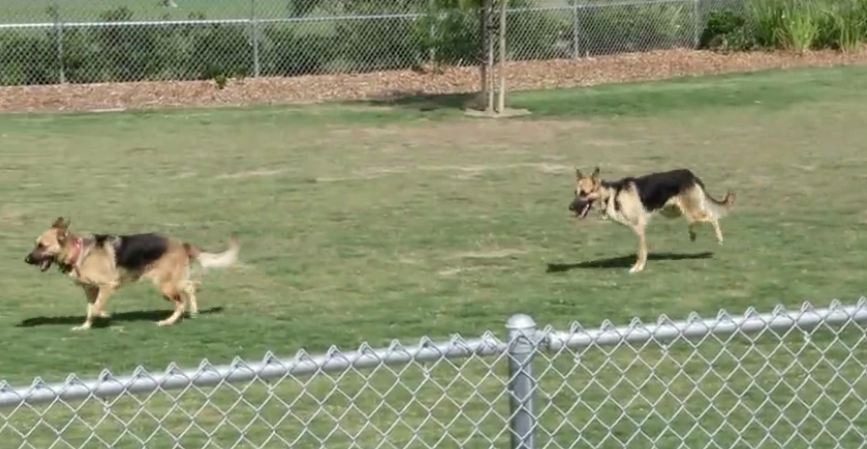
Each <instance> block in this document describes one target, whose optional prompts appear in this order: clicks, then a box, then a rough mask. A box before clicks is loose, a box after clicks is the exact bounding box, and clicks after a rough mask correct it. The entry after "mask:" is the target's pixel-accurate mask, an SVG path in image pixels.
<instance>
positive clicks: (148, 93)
mask: <svg viewBox="0 0 867 449" xmlns="http://www.w3.org/2000/svg"><path fill="white" fill-rule="evenodd" d="M853 64H858V65H862V64H867V49H864V50H862V51H860V52H854V53H845V54H844V53H840V52H835V51H817V52H809V53H806V54H803V55H798V54H792V53H785V52H756V53H736V54H729V55H723V54H718V53H713V52H708V51H691V50H665V51H655V52H648V53H633V54H622V55H615V56H606V57H598V58H587V59H581V60H553V61H533V62H512V63H510V64H509V66H508V78H507V83H508V88H509V89H510V90H526V89H541V88H553V87H574V86H591V85H596V84H603V83H616V82H626V81H639V80H655V79H664V78H671V77H677V76H687V75H708V74H719V73H731V72H749V71H755V70H764V69H773V68H791V67H828V66H834V65H853ZM478 86H479V74H478V69H477V68H474V67H466V68H449V69H446V70H445V71H443V72H442V73H420V72H415V71H410V70H405V71H385V72H373V73H364V74H350V75H317V76H299V77H294V78H258V79H253V78H246V79H243V80H231V81H229V83H228V84H227V85H226V86H225V88H224V89H218V88H217V86H216V84H215V83H214V82H213V81H163V82H132V83H106V84H68V85H52V86H13V87H0V112H35V111H42V112H45V111H92V110H113V109H147V108H157V107H159V108H163V107H201V106H241V105H252V104H287V103H310V102H320V101H329V100H364V99H374V98H383V97H390V96H395V95H405V94H412V95H419V94H455V93H469V92H476V91H477V90H478Z"/></svg>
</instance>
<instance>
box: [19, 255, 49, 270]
mask: <svg viewBox="0 0 867 449" xmlns="http://www.w3.org/2000/svg"><path fill="white" fill-rule="evenodd" d="M24 262H27V263H28V264H30V265H33V266H36V267H39V271H43V272H44V271H46V270H48V269H49V268H51V264H52V263H54V258H52V257H45V258H42V257H38V258H37V257H33V256H27V258H25V259H24Z"/></svg>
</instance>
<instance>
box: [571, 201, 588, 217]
mask: <svg viewBox="0 0 867 449" xmlns="http://www.w3.org/2000/svg"><path fill="white" fill-rule="evenodd" d="M592 205H593V201H592V200H587V199H585V198H582V197H580V196H576V197H575V199H574V200H572V202H571V203H569V210H570V211H572V212H574V213H575V216H576V217H579V218H584V217H586V216H587V214H588V213H590V207H591V206H592Z"/></svg>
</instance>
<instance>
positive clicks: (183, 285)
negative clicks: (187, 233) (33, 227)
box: [31, 218, 240, 330]
mask: <svg viewBox="0 0 867 449" xmlns="http://www.w3.org/2000/svg"><path fill="white" fill-rule="evenodd" d="M77 242H83V243H82V245H81V248H77V247H76V244H77ZM167 242H168V249H167V250H166V251H165V253H164V254H163V255H162V256H161V257H159V258H158V259H157V260H156V261H154V262H153V263H151V264H149V265H147V266H146V267H144V268H143V269H142V270H138V271H129V270H125V269H123V268H120V267H118V266H117V264H116V263H115V261H116V258H115V254H114V250H113V247H112V245H98V244H95V243H94V242H93V241H92V239H90V240H89V239H88V237H86V236H82V235H78V234H74V233H72V232H70V231H69V221H68V220H67V221H64V220H63V219H62V218H58V220H57V221H55V222H54V224H52V226H51V228H50V229H48V230H46V231H45V232H43V233H42V234H41V235H40V236H39V237H38V238H37V239H36V245H37V247H36V249H34V252H33V253H31V254H34V253H36V252H37V251H38V252H40V254H43V255H47V256H51V257H53V260H54V261H55V262H56V263H59V264H62V265H63V266H65V267H67V268H68V271H67V274H68V275H69V276H70V277H71V278H72V279H73V280H74V282H75V283H76V284H78V285H79V286H81V287H82V289H83V290H84V292H85V296H86V298H87V316H86V318H85V321H84V323H83V324H82V325H81V326H76V327H75V328H73V329H74V330H82V329H89V328H90V327H91V326H92V325H93V321H94V319H95V317H103V318H108V317H110V315H109V314H108V312H106V305H107V304H108V300H109V298H110V297H111V295H112V294H114V293H115V292H116V291H117V290H119V289H120V288H121V287H123V286H124V285H126V284H130V283H134V282H137V281H139V280H141V279H147V280H149V281H151V282H152V283H153V284H154V286H155V287H156V288H157V289H158V290H159V291H160V293H162V295H163V297H164V298H165V299H166V300H168V301H170V302H172V303H173V304H174V310H173V312H172V314H171V315H170V316H169V317H167V318H166V319H164V320H160V321H158V322H157V324H158V325H159V326H169V325H172V324H175V323H176V322H177V321H178V319H180V318H181V316H182V315H183V313H184V311H185V309H186V307H187V306H189V308H190V315H193V316H194V315H196V314H197V313H198V303H197V299H196V289H197V287H198V286H199V285H200V282H198V281H194V280H192V279H191V268H192V264H193V262H195V263H198V264H199V265H200V266H202V267H204V268H207V267H215V268H224V267H228V266H231V265H232V264H234V263H235V261H237V257H238V252H239V249H240V244H239V243H238V240H237V239H236V238H234V237H233V238H231V239H230V242H229V248H228V249H227V250H226V251H224V252H222V253H207V252H203V251H201V250H200V249H199V248H197V247H194V246H192V245H190V244H188V243H184V242H181V241H179V240H177V239H174V238H167Z"/></svg>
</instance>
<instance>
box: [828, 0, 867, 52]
mask: <svg viewBox="0 0 867 449" xmlns="http://www.w3.org/2000/svg"><path fill="white" fill-rule="evenodd" d="M865 41H867V0H838V1H836V2H834V3H832V4H830V5H828V7H827V8H825V11H824V16H823V18H822V21H821V22H820V27H819V37H818V45H819V46H820V47H827V48H836V49H838V50H843V51H851V50H855V49H857V48H858V47H860V46H861V44H862V43H863V42H865Z"/></svg>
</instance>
